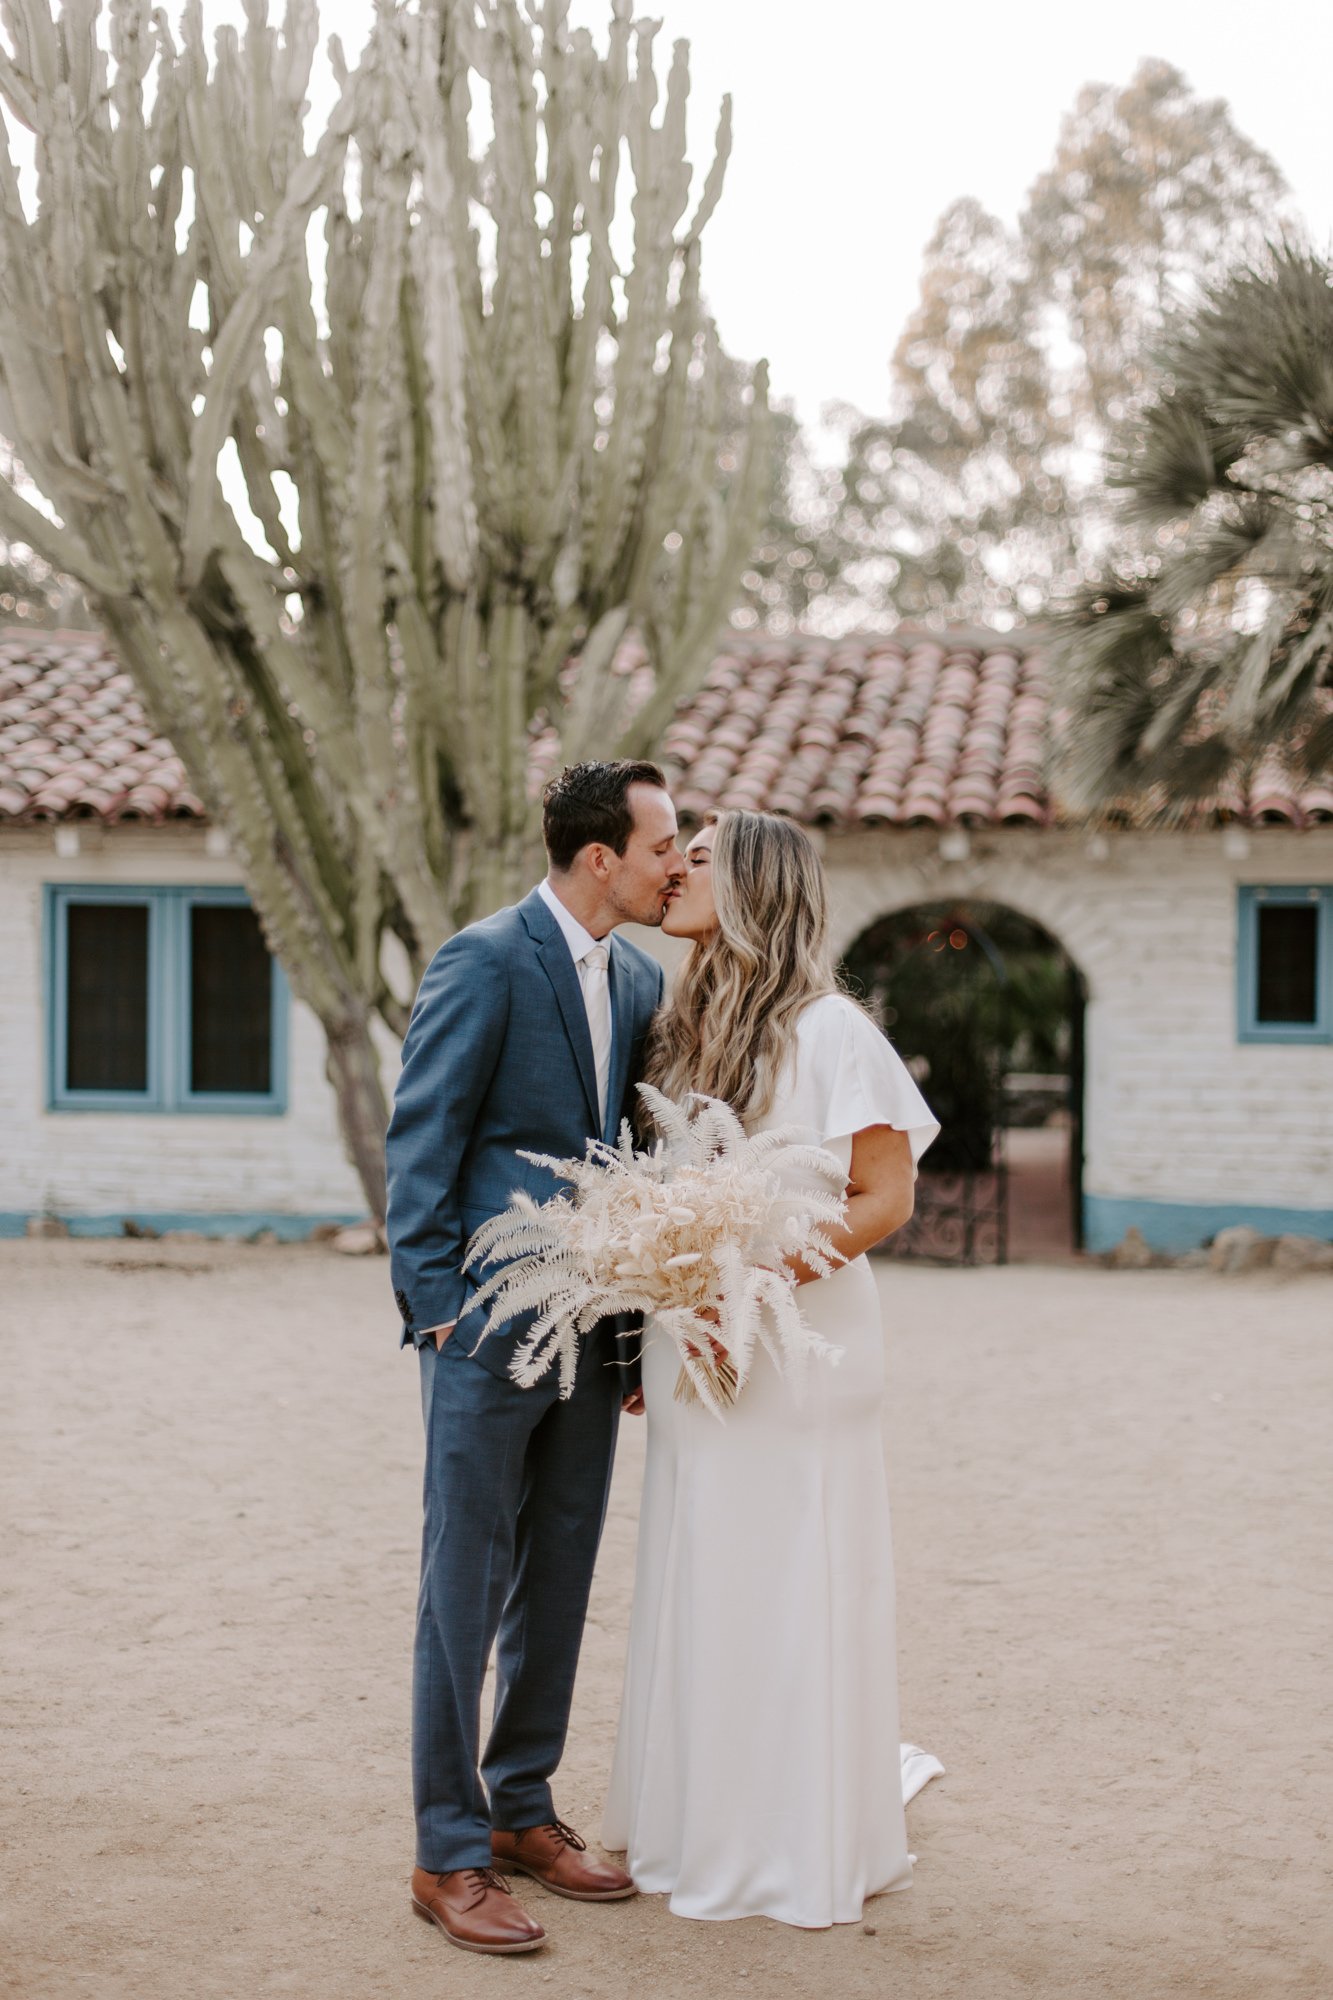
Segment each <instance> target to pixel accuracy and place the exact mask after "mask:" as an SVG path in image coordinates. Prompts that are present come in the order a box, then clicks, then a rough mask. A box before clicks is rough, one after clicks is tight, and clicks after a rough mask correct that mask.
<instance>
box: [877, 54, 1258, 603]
mask: <svg viewBox="0 0 1333 2000" xmlns="http://www.w3.org/2000/svg"><path fill="white" fill-rule="evenodd" d="M1284 193H1285V186H1284V182H1283V179H1282V176H1281V174H1280V172H1279V171H1278V168H1277V167H1276V165H1275V164H1274V163H1273V161H1272V160H1271V159H1270V158H1269V157H1268V155H1267V154H1266V153H1264V152H1262V151H1261V150H1260V149H1259V148H1258V147H1256V146H1255V145H1253V144H1252V143H1251V142H1250V141H1249V140H1248V139H1247V138H1246V137H1245V136H1244V135H1243V134H1242V133H1241V132H1240V131H1238V130H1237V128H1236V126H1235V124H1234V122H1233V120H1232V117H1231V114H1230V112H1229V111H1228V109H1227V106H1226V105H1225V104H1224V103H1222V102H1221V101H1220V100H1217V99H1202V98H1199V97H1197V96H1195V95H1194V93H1193V92H1192V91H1191V90H1190V88H1189V86H1188V84H1187V82H1186V80H1185V78H1184V77H1183V76H1182V75H1181V74H1180V72H1179V71H1178V70H1176V69H1174V68H1173V67H1172V66H1171V65H1170V64H1168V63H1163V62H1157V61H1150V62H1145V63H1143V64H1142V65H1141V66H1140V68H1139V69H1138V71H1137V72H1136V74H1135V75H1134V77H1133V78H1132V80H1131V81H1130V82H1129V83H1128V84H1127V85H1125V86H1123V87H1116V86H1112V85H1104V84H1091V85H1089V86H1088V87H1087V88H1086V89H1085V90H1083V91H1082V92H1081V93H1080V95H1079V98H1078V101H1077V103H1076V105H1075V107H1074V109H1073V110H1072V111H1071V112H1070V114H1069V115H1068V116H1067V117H1066V119H1065V120H1064V122H1063V125H1062V127H1061V130H1060V135H1059V139H1058V142H1057V145H1056V150H1055V156H1054V158H1053V160H1052V162H1051V165H1050V166H1049V167H1048V168H1047V169H1046V170H1045V172H1043V173H1042V174H1041V175H1040V176H1039V177H1038V179H1037V180H1036V182H1035V183H1034V185H1033V187H1032V189H1031V190H1030V192H1029V194H1028V197H1027V201H1026V203H1025V205H1024V207H1023V210H1022V213H1021V214H1020V216H1019V219H1018V224H1017V227H1016V228H1014V229H1010V228H1008V227H1007V226H1006V225H1005V224H1004V223H1003V222H1002V221H1000V220H999V218H997V217H996V216H994V215H991V214H989V213H988V212H987V210H986V209H985V208H984V206H983V205H982V204H981V203H980V202H979V201H977V200H975V199H972V198H965V199H962V200H959V201H956V202H955V203H953V205H952V206H951V207H950V208H949V209H947V210H946V211H945V213H944V215H943V216H942V218H941V220H940V222H939V225H938V227H937V228H936V230H935V233H934V235H933V236H932V238H931V240H930V242H929V244H928V245H927V248H926V253H925V261H924V265H923V270H922V278H921V297H920V301H919V303H918V305H917V307H916V309H915V311H914V312H913V314H912V316H911V318H910V319H909V321H908V323H907V326H906V327H905V328H904V330H903V332H902V335H901V337H900V338H899V340H898V343H897V346H896V348H895V350H894V354H893V368H892V376H893V409H892V411H891V413H890V416H889V417H888V419H886V420H874V421H862V422H861V423H859V424H857V425H855V426H853V427H852V429H851V436H850V449H849V453H848V462H847V466H846V469H845V472H844V474H843V479H842V485H843V487H844V489H845V497H844V499H843V502H842V505H841V507H840V509H839V513H838V528H839V532H840V535H841V538H842V541H843V543H844V545H845V549H846V551H847V556H846V561H847V565H848V568H847V570H846V574H847V575H848V576H849V578H850V586H851V588H852V589H855V590H856V591H858V592H859V594H860V596H861V598H862V600H863V601H865V600H869V601H871V602H872V603H873V599H874V596H875V595H876V593H877V592H878V593H882V594H883V595H884V596H885V597H887V599H888V600H889V601H891V603H892V607H893V613H894V615H895V616H897V617H907V618H913V617H915V618H930V617H940V616H946V615H947V616H950V617H959V618H966V619H988V620H992V621H998V622H1001V623H1005V622H1010V623H1012V622H1022V621H1023V620H1024V619H1025V618H1031V617H1033V616H1036V615H1039V614H1041V613H1042V612H1044V611H1045V610H1046V608H1047V607H1048V606H1049V604H1050V602H1051V600H1052V598H1053V597H1054V596H1057V595H1059V594H1060V593H1061V592H1062V591H1066V590H1069V589H1072V588H1075V587H1076V586H1077V584H1078V583H1079V581H1080V580H1081V578H1082V577H1083V575H1084V574H1085V573H1086V572H1087V570H1088V568H1089V567H1090V565H1092V564H1093V563H1094V562H1095V561H1096V559H1097V556H1098V554H1099V553H1100V552H1101V550H1102V549H1103V548H1104V546H1105V542H1106V537H1107V533H1108V524H1107V520H1106V514H1105V509H1104V507H1103V505H1102V495H1101V479H1100V456H1101V452H1102V450H1103V449H1104V446H1105V442H1106V438H1107V436H1108V433H1109V431H1110V429H1111V428H1112V427H1113V426H1114V425H1115V424H1116V423H1117V422H1118V421H1121V420H1123V419H1124V418H1125V417H1126V416H1127V415H1128V414H1129V413H1130V411H1131V410H1132V409H1133V408H1134V407H1135V406H1136V404H1137V402H1138V401H1139V400H1140V399H1141V398H1142V396H1143V395H1145V394H1146V393H1147V392H1148V390H1149V375H1148V372H1147V368H1146V361H1145V357H1146V355H1147V353H1148V351H1149V350H1150V349H1151V346H1152V344H1153V341H1154V340H1155V339H1156V337H1157V336H1158V334H1159V333H1160V331H1161V329H1162V327H1163V325H1164V323H1165V320H1166V318H1167V316H1168V314H1169V312H1170V311H1171V309H1172V308H1173V306H1174V305H1175V304H1176V303H1178V302H1179V300H1180V299H1181V298H1183V297H1187V296H1189V295H1191V294H1197V292H1198V290H1199V288H1200V287H1201V286H1202V285H1204V284H1206V283H1208V282H1210V281H1212V280H1215V279H1216V278H1217V276H1218V275H1219V273H1220V272H1221V271H1223V270H1225V269H1226V268H1227V267H1228V265H1234V264H1235V263H1236V262H1237V261H1238V260H1241V259H1243V257H1244V256H1245V255H1247V254H1252V253H1253V252H1254V251H1255V250H1256V249H1257V248H1258V246H1259V245H1260V244H1261V243H1262V241H1263V240H1264V238H1265V236H1266V235H1267V234H1268V233H1271V231H1272V228H1273V226H1274V218H1275V217H1276V216H1277V215H1278V214H1279V212H1280V210H1281V204H1282V201H1283V197H1284Z"/></svg>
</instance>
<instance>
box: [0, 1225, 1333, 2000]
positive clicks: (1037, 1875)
mask: <svg viewBox="0 0 1333 2000" xmlns="http://www.w3.org/2000/svg"><path fill="white" fill-rule="evenodd" d="M386 1282H387V1281H386V1269H385V1266H384V1264H383V1263H382V1262H379V1261H378V1260H376V1261H373V1262H369V1263H348V1262H346V1261H344V1260H341V1259H337V1258H334V1257H333V1256H331V1255H330V1254H328V1253H327V1252H321V1251H316V1250H309V1249H305V1250H277V1249H272V1250H265V1249H248V1248H243V1247H230V1246H229V1247H225V1248H223V1247H219V1246H215V1245H205V1244H179V1245H177V1244H171V1245H162V1244H152V1243H149V1244H117V1243H58V1244H0V1329H2V1337H0V1355H2V1359H3V1384H4V1391H3V1397H2V1398H0V1507H2V1509H3V1522H4V1534H3V1540H2V1541H0V1583H2V1585H3V1598H2V1599H0V1732H2V1733H0V1771H3V1783H2V1784H0V1873H2V1875H3V1889H2V1890H0V1897H2V1899H3V1900H2V1902H0V1992H3V1993H4V1994H7V1995H10V1994H12V1995H21V1996H23V2000H48V1997H49V2000H82V1996H94V1997H95V2000H122V1996H123V2000H187V1996H189V2000H193V1996H196V1995H198V1996H209V2000H211V1996H218V1997H219V2000H221V1996H226V1997H227V2000H248V1996H250V1995H253V1994H270V1993H272V1994H296V1995H300V1996H308V2000H368V1996H374V2000H380V1996H400V1995H401V1996H404V2000H417V1996H423V2000H424V1996H427V1995H430V1996H434V1995H437V1994H440V1993H446V1994H462V1993H465V1992H466V1993H467V1994H469V1995H478V1996H482V2000H485V1996H488V1995H491V1994H497V1995H498V1994H500V1993H502V1992H503V1993H506V1994H512V1993H525V1994H536V1993H544V1992H550V1993H552V1994H558V1995H559V1996H561V2000H582V1996H588V2000H602V1996H606V2000H620V1996H622V1995H623V1994H625V1993H626V1992H628V1991H633V1990H634V1988H635V1987H642V1989H643V1990H645V1991H651V1993H652V1994H653V1995H654V2000H657V1996H664V1995H665V1996H672V1995H677V1994H691V1995H693V1994H696V1993H697V1994H699V1995H704V1994H708V1995H710V1996H713V1995H728V1996H730V1995H732V1994H736V1993H748V1994H751V1995H756V1996H757V1995H762V1996H765V2000H768V1996H773V2000H777V1996H783V2000H806V1996H809V2000H815V1996H819V2000H835V1996H836V2000H861V1996H865V2000H871V1996H874V2000H886V1996H890V1995H891V1996H893V2000H945V1996H950V2000H952V1996H958V2000H963V1997H964V1996H966V2000H990V1996H996V2000H1007V1996H1010V1995H1014V1996H1017V1995H1019V1994H1022V1995H1034V1994H1036V1995H1042V1996H1047V1995H1049V1996H1052V2000H1056V1996H1058V1997H1059V2000H1065V1996H1073V1995H1083V1994H1086V1995H1089V1996H1097V2000H1111V1997H1112V1996H1126V2000H1130V1996H1132V2000H1159V1996H1162V1995H1166V1994H1171V1995H1175V1994H1182V1995H1195V1994H1197V1995H1200V1996H1203V1995H1207V1996H1210V2000H1231V1996H1235V2000H1256V1996H1262V2000H1269V1996H1272V1997H1273V2000H1278V1996H1284V2000H1285V1996H1289V1995H1290V1996H1296V1995H1299V1996H1303V2000H1315V1996H1321V1997H1322V1996H1324V1995H1327V1994H1328V1993H1329V1992H1330V1991H1333V1936H1331V1934H1330V1920H1329V1908H1330V1898H1329V1882H1328V1863H1329V1860H1330V1844H1329V1840H1328V1835H1329V1829H1330V1824H1331V1823H1333V1755H1331V1754H1330V1746H1329V1727H1328V1708H1327V1701H1326V1697H1327V1694H1328V1657H1327V1655H1328V1639H1329V1633H1330V1619H1329V1611H1330V1602H1331V1597H1330V1581H1329V1549H1330V1546H1333V1496H1331V1490H1330V1489H1331V1486H1333V1482H1331V1481H1330V1471H1329V1450H1328V1438H1329V1413H1330V1407H1331V1406H1333V1393H1331V1392H1333V1379H1331V1378H1333V1285H1330V1284H1329V1282H1328V1281H1327V1280H1326V1279H1319V1278H1304V1279H1295V1280H1291V1281H1289V1282H1287V1283H1285V1284H1284V1283H1281V1282H1279V1281H1277V1280H1274V1279H1272V1278H1271V1277H1264V1278H1256V1279H1252V1280H1243V1281H1237V1280H1230V1281H1223V1280H1217V1279H1213V1278H1210V1277H1209V1276H1207V1275H1200V1274H1195V1273H1179V1272H1150V1273H1143V1274H1140V1273H1126V1274H1120V1273H1111V1272H1105V1271H1100V1270H1083V1269H1077V1268H1071V1269H1059V1270H1056V1269H1050V1270H1038V1269H1032V1268H1027V1269H1011V1270H1008V1271H1003V1272H999V1273H968V1272H930V1271H924V1270H921V1269H903V1268H890V1269H887V1270H886V1271H884V1273H883V1284H884V1290H885V1294H886V1298H887V1300H888V1301H889V1305H890V1310H891V1314H892V1317H893V1321H894V1323H895V1324H896V1327H897V1331H896V1333H895V1335H894V1337H893V1341H892V1347H891V1374H892V1385H893V1404H894V1408H893V1415H892V1418H891V1421H890V1424H889V1450H890V1462H891V1477H892V1486H893V1492H894V1497H895V1508H896V1516H895V1521H896V1538H897V1545H898V1551H899V1585H900V1621H901V1632H902V1676H903V1706H904V1717H905V1727H906V1729H907V1731H908V1733H909V1734H910V1735H912V1736H913V1737H914V1739H915V1740H916V1741H918V1742H922V1743H925V1744H927V1745H928V1746H929V1747H931V1748H932V1749H934V1750H935V1751H936V1752H937V1753H938V1754H939V1755H940V1756H941V1757H942V1758H943V1760H944V1762H945V1763H946V1764H947V1765H948V1767H949V1775H948V1777H947V1778H946V1779H945V1780H944V1781H943V1782H937V1783H936V1784H934V1785H932V1786H931V1787H930V1788H929V1789H928V1791H927V1792H925V1793H924V1794H923V1795H922V1797H921V1798H920V1799H919V1800H917V1801H916V1803H915V1804H914V1805H913V1806H912V1807H911V1808H910V1809H909V1825H910V1829H911V1833H912V1842H913V1846H914V1848H915V1851H916V1853H917V1855H918V1857H919V1867H918V1869H917V1879H916V1885H915V1887H914V1889H913V1891H912V1892H911V1894H909V1895H905V1896H899V1897H895V1898H888V1899H882V1900H880V1901H879V1902H877V1903H872V1904H871V1905H870V1906H869V1908H868V1910H867V1927H866V1928H858V1927H855V1926H853V1927H850V1928H844V1929H841V1930H838V1931H836V1932H832V1933H813V1934H799V1933H793V1932H791V1931H787V1930H784V1929H782V1928H781V1927H779V1926H776V1925H770V1924H766V1923H764V1922H761V1921H754V1922H749V1923H743V1924H733V1925H726V1926H705V1925H694V1924H689V1923H686V1922H683V1921H681V1920H679V1919H674V1918H672V1917H671V1916H670V1915H669V1914H668V1912H667V1911H666V1910H665V1908H664V1907H663V1906H662V1904H661V1903H660V1901H657V1900H652V1901H649V1900H646V1899H645V1900H641V1901H639V1902H637V1903H634V1904H630V1905H623V1906H616V1907H613V1908H610V1909H588V1908H586V1907H581V1906H578V1905H573V1904H568V1903H560V1902H556V1901H555V1900H554V1899H551V1898H548V1897H546V1896H544V1895H543V1893H542V1892H541V1891H540V1890H539V1889H537V1888H535V1887H533V1888H531V1890H530V1891H529V1898H530V1902H531V1906H532V1907H533V1908H534V1909H538V1910H539V1911H540V1915H541V1917H542V1920H543V1922H545V1923H546V1924H547V1925H548V1927H549V1930H550V1932H551V1936H552V1944H551V1947H550V1948H549V1950H548V1951H546V1952H544V1953H540V1954H538V1955H536V1956H535V1957H533V1958H531V1959H525V1960H522V1961H517V1962H514V1961H511V1962H499V1961H494V1960H479V1959H476V1958H470V1957H465V1956H463V1955H462V1954H461V1953H457V1952H453V1951H451V1950H450V1949H449V1947H448V1946H447V1945H446V1944H445V1942H444V1940H443V1939H441V1938H439V1937H438V1936H437V1935H436V1934H435V1933H433V1932H431V1931H428V1930H427V1929H426V1927H425V1926H424V1925H421V1924H420V1923H418V1922H416V1921H414V1920H413V1919H412V1917H411V1916H410V1913H409V1911H408V1909H407V1907H406V1901H405V1893H404V1890H405V1876H406V1871H407V1868H408V1866H409V1863H410V1846H411V1834H410V1825H409V1815H408V1796H407V1760H406V1744H407V1657H408V1644H409V1633H410V1626H411V1617H412V1605H413V1600H414V1593H415V1567H416V1538H417V1518H418V1501H417V1491H418V1478H419V1473H418V1456H419V1449H420V1446H419V1435H420V1424H419V1415H418V1409H417V1404H416V1386H415V1370H414V1366H413V1363H412V1362H411V1360H410V1358H407V1357H404V1358H402V1359H400V1358H399V1356H398V1355H397V1353H396V1351H395V1349H394V1344H393V1342H394V1333H393V1328H392V1324H391V1316H390V1314H389V1313H387V1312H386V1310H385V1288H386ZM624 1437H625V1448H624V1449H623V1450H622V1455H621V1463H620V1467H619V1471H618V1480H617V1492H616V1501H615V1507H614V1514H613V1519H612V1521H611V1524H610V1526H609V1529H608V1534H607V1540H606V1543H605V1547H604V1550H603V1559H602V1565H601V1570H600V1577H599V1585H598V1589H597V1596H596V1603H595V1607H594V1613H593V1623H592V1626H591V1628H590V1631H589V1634H588V1643H587V1646H586V1649H585V1655H584V1668H583V1673H582V1678H581V1683H580V1689H579V1695H578V1701H577V1707H576V1714H575V1719H574V1730H573V1739H572V1745H571V1751H570V1755H569V1758H568V1760H567V1764H566V1768H565V1771H564V1773H563V1776H562V1780H561V1784H560V1789H559V1794H558V1796H559V1801H560V1805H561V1809H562V1811H564V1812H565V1813H566V1814H567V1815H568V1816H569V1817H570V1818H571V1819H573V1820H575V1821H577V1822H580V1823H582V1824H584V1825H591V1826H595V1823H596V1814H597V1807H598V1802H599V1797H600V1792H601V1788H602V1784H603V1781H604V1776H605V1770H606V1764H607V1760H608V1755H609V1747H610V1730H611V1723H612V1717H613V1713H614V1708H615V1702H616V1698H617V1683H618V1676H619V1667H620V1658H621V1650H622V1645H623V1634H624V1628H625V1620H626V1613H627V1605H628V1590H629V1577H630V1564H631V1558H632V1547H633V1535H634V1527H633V1515H634V1507H635V1501H636V1494H637V1486H638V1478H639V1470H640V1453H641V1450H642V1431H641V1429H640V1428H638V1427H633V1426H631V1427H628V1428H627V1430H626V1432H625V1434H624Z"/></svg>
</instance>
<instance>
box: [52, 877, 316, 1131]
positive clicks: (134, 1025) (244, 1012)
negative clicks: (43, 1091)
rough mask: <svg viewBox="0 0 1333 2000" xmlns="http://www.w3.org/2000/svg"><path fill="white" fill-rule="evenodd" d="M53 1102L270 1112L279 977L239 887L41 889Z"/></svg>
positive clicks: (281, 1037) (283, 1013)
mask: <svg viewBox="0 0 1333 2000" xmlns="http://www.w3.org/2000/svg"><path fill="white" fill-rule="evenodd" d="M47 925H48V953H47V958H48V969H49V988H50V1007H49V1010H48V1013H49V1022H50V1089H49V1101H50V1104H51V1106H52V1108H53V1109H55V1110H62V1111H75V1110H80V1111H227V1112H260V1113H263V1112H280V1111H283V1110H284V1109H285V1108H286V1021H287V984H286V981H285V980H284V978H283V976H282V973H281V971H280V970H279V968H278V966H277V964H276V962H275V961H274V960H273V959H272V958H271V957H270V956H269V952H268V948H267V946H266V945H265V943H264V939H263V934H262V932H261V931H260V928H259V922H258V919H257V918H256V916H255V913H254V911H253V910H252V909H251V908H250V904H249V901H248V899H247V898H246V895H245V892H244V891H243V890H240V889H119V888H117V889H112V888H103V887H97V888H87V889H79V888H63V887H62V888H52V889H50V890H48V895H47Z"/></svg>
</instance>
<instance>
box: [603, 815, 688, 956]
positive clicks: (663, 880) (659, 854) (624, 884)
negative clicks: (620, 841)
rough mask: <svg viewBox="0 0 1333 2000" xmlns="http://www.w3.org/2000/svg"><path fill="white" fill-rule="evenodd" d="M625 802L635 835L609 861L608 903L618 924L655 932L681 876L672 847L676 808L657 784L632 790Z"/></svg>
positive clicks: (679, 862) (681, 859)
mask: <svg viewBox="0 0 1333 2000" xmlns="http://www.w3.org/2000/svg"><path fill="white" fill-rule="evenodd" d="M626 803H627V804H628V806H629V809H630V811H631V812H632V813H633V815H634V830H633V832H632V833H631V834H630V837H629V839H628V841H627V842H626V844H625V852H624V853H623V854H617V855H612V856H611V857H610V861H609V866H608V870H607V900H608V901H609V902H610V903H611V904H612V906H613V907H614V908H615V910H616V911H617V913H618V916H619V920H620V921H621V922H622V923H627V924H650V925H652V926H654V927H656V926H657V925H658V924H660V923H661V921H662V913H663V911H664V910H665V908H666V906H667V902H668V900H669V898H670V897H671V895H672V893H673V891H674V890H675V889H676V888H677V887H678V885H679V884H680V883H681V882H682V881H683V880H684V876H685V861H684V857H683V856H682V854H681V852H680V849H679V848H678V847H677V845H676V808H675V807H674V806H673V805H672V803H671V800H670V798H669V797H668V795H667V793H666V792H664V791H663V789H662V787H661V786H660V785H631V786H630V788H629V791H628V793H627V794H626Z"/></svg>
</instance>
